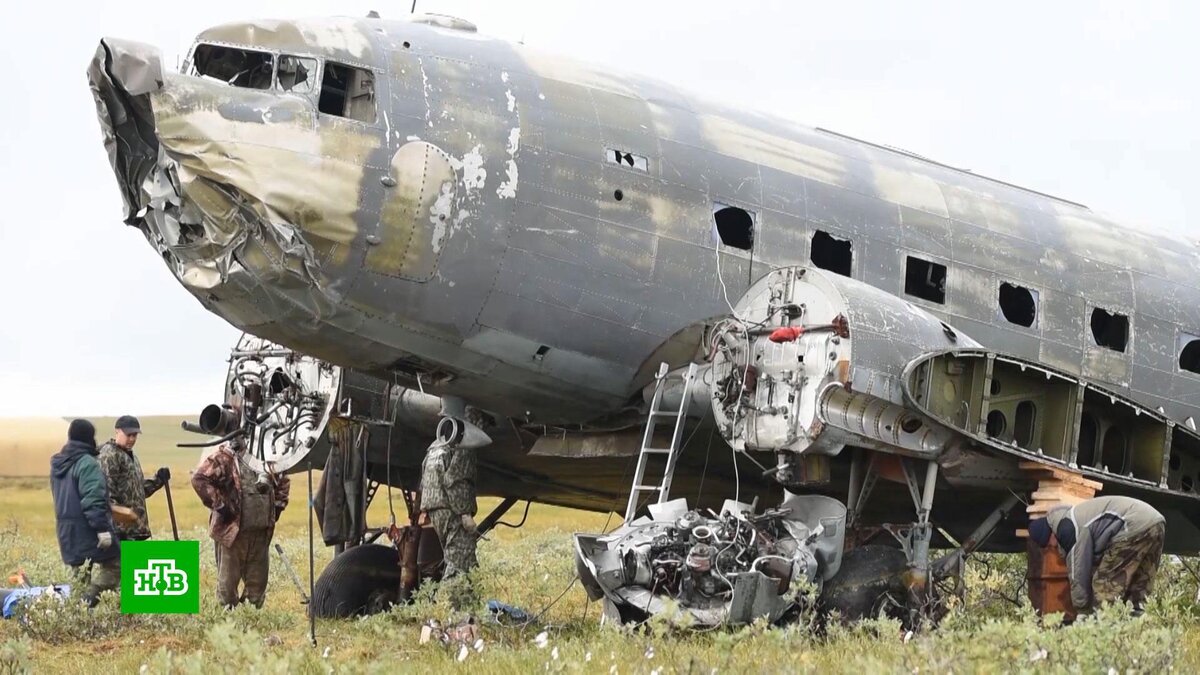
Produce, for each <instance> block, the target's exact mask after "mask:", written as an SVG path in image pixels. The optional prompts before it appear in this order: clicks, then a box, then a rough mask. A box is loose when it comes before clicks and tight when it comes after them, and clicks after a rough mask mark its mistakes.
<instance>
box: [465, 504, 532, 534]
mask: <svg viewBox="0 0 1200 675" xmlns="http://www.w3.org/2000/svg"><path fill="white" fill-rule="evenodd" d="M519 501H521V500H520V499H519V498H517V497H505V498H504V501H502V502H500V503H499V504H497V505H496V508H494V509H492V512H491V513H489V514H487V517H485V518H484V519H483V520H481V521H479V526H478V527H476V528H475V529H476V532H477V533H478V534H479V536H483V535H485V534H487V533H488V530H490V529H492V528H493V527H495V526H496V523H497V522H498V521H499V520H500V519H501V518H503V517H504V514H506V513H508V510H509V509H511V508H512V507H513V505H514V504H516V503H517V502H519Z"/></svg>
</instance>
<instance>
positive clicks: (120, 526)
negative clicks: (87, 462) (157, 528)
mask: <svg viewBox="0 0 1200 675" xmlns="http://www.w3.org/2000/svg"><path fill="white" fill-rule="evenodd" d="M141 433H142V429H141V426H140V425H139V424H138V420H137V418H136V417H134V416H132V415H122V416H121V417H118V418H117V424H116V429H115V430H114V432H113V437H112V438H111V439H109V440H108V442H107V443H105V444H104V445H102V446H101V447H100V468H102V469H103V470H104V477H105V478H106V479H107V481H108V495H109V499H110V500H111V502H112V503H113V504H114V505H115V506H124V507H127V508H129V509H131V510H132V511H133V513H134V515H135V516H137V522H135V523H128V524H124V523H117V524H116V528H117V530H116V531H117V537H119V538H120V539H125V540H128V539H135V540H142V539H149V538H150V520H149V518H148V517H147V516H146V498H147V497H149V496H150V495H152V494H154V493H155V492H157V491H158V490H159V488H161V487H162V486H163V485H165V484H166V483H167V481H169V480H171V470H170V469H168V468H167V467H165V466H164V467H161V468H160V469H159V470H158V471H157V472H155V474H154V477H153V478H146V477H145V475H144V474H142V464H141V462H139V461H138V458H137V455H135V454H133V446H134V445H135V444H136V443H137V440H138V437H139V436H140V435H141Z"/></svg>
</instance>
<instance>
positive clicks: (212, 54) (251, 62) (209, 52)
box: [192, 44, 275, 89]
mask: <svg viewBox="0 0 1200 675" xmlns="http://www.w3.org/2000/svg"><path fill="white" fill-rule="evenodd" d="M192 63H193V68H194V69H195V72H196V74H197V75H200V76H202V77H211V78H213V79H216V80H220V81H221V82H224V83H226V84H231V85H233V86H235V87H245V88H247V89H270V88H271V81H272V78H273V76H274V73H275V59H274V57H273V56H272V55H271V54H270V53H268V52H259V51H254V50H252V49H240V48H237V47H226V46H224V45H205V44H202V45H197V46H196V50H195V52H193V54H192Z"/></svg>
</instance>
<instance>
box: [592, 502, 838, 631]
mask: <svg viewBox="0 0 1200 675" xmlns="http://www.w3.org/2000/svg"><path fill="white" fill-rule="evenodd" d="M650 513H651V516H650V517H649V518H639V519H636V520H634V521H633V522H631V523H628V524H626V525H623V526H621V527H620V528H618V529H617V530H616V531H614V532H612V533H611V534H608V535H591V534H577V535H575V548H576V550H575V552H576V566H577V567H578V570H579V574H580V578H581V579H582V580H583V583H584V586H585V588H587V591H588V594H589V596H590V597H591V598H592V599H593V600H599V599H601V598H604V599H605V600H606V602H605V607H606V611H607V612H608V614H609V615H610V616H611V617H612V618H614V619H618V618H619V619H620V620H623V621H639V620H643V619H645V618H646V617H647V616H650V615H655V614H661V613H666V615H667V616H670V617H671V618H672V619H673V620H676V621H679V622H683V623H687V622H688V620H687V619H684V616H685V615H689V616H690V623H693V624H698V625H702V626H716V625H721V624H735V625H736V624H746V623H750V622H751V621H754V620H755V619H758V618H763V617H765V618H766V619H767V620H768V621H772V622H774V621H776V620H778V619H779V618H780V617H781V616H783V615H784V614H785V613H786V612H787V610H788V609H790V608H791V607H793V606H794V605H795V603H796V601H797V597H798V596H797V590H798V588H799V587H801V586H804V585H807V584H813V585H815V586H818V587H819V586H820V585H821V584H822V583H823V582H824V581H825V580H827V579H829V578H831V577H832V576H833V575H834V574H836V573H837V571H838V567H839V566H840V563H841V552H842V542H843V538H844V526H845V519H846V508H845V506H843V505H842V503H841V502H839V501H837V500H836V499H832V498H830V497H823V496H819V495H788V497H787V499H785V500H784V503H783V504H782V505H781V506H780V507H778V508H773V509H767V510H766V511H764V512H763V513H755V512H754V509H753V507H751V506H750V505H749V504H744V503H739V502H734V501H726V502H725V505H724V507H722V509H721V512H720V513H719V514H718V513H713V512H712V511H711V510H710V511H708V515H704V514H701V513H699V512H697V511H693V510H689V509H688V507H687V500H685V499H676V500H672V501H670V502H666V503H665V504H658V505H654V506H651V507H650Z"/></svg>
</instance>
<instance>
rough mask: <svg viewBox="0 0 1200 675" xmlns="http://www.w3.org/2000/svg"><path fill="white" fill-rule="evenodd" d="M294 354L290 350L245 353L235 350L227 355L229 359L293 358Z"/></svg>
mask: <svg viewBox="0 0 1200 675" xmlns="http://www.w3.org/2000/svg"><path fill="white" fill-rule="evenodd" d="M295 354H296V352H294V351H292V350H290V349H259V350H256V351H245V350H238V349H235V350H233V351H232V352H230V353H229V356H230V357H231V358H235V359H239V358H247V357H259V358H262V357H271V356H294V355H295Z"/></svg>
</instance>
